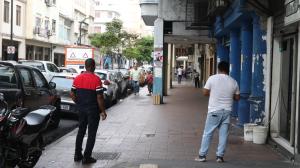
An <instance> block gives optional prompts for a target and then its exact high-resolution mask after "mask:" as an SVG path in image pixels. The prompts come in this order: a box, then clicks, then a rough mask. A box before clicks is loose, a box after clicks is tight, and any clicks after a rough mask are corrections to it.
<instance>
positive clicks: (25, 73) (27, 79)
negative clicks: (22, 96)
mask: <svg viewBox="0 0 300 168" xmlns="http://www.w3.org/2000/svg"><path fill="white" fill-rule="evenodd" d="M20 73H21V79H22V82H23V84H24V86H25V87H33V80H32V77H31V75H30V71H29V70H28V69H20Z"/></svg>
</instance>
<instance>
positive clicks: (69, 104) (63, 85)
mask: <svg viewBox="0 0 300 168" xmlns="http://www.w3.org/2000/svg"><path fill="white" fill-rule="evenodd" d="M74 78H75V76H74V75H72V74H66V73H61V74H59V75H55V76H53V78H52V79H51V82H53V83H55V84H56V90H57V93H58V94H59V95H60V97H61V104H60V109H61V111H62V112H68V113H74V114H77V112H76V109H75V103H74V102H73V100H72V99H71V96H70V91H71V88H72V84H73V80H74Z"/></svg>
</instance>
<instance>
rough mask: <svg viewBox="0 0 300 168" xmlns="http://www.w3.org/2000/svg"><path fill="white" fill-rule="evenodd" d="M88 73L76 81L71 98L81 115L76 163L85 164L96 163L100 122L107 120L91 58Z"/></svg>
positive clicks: (87, 65) (99, 80) (87, 62)
mask: <svg viewBox="0 0 300 168" xmlns="http://www.w3.org/2000/svg"><path fill="white" fill-rule="evenodd" d="M85 69H86V72H84V73H82V74H80V75H79V76H77V77H76V78H75V79H74V82H73V86H72V90H71V97H72V99H73V101H74V102H75V103H76V107H77V110H78V113H79V129H78V133H77V137H76V146H75V156H74V161H75V162H79V161H81V160H82V163H83V164H89V163H95V162H96V161H97V160H96V159H94V158H92V156H91V155H92V151H93V148H94V145H95V138H96V134H97V129H98V125H99V121H100V116H101V117H102V120H105V119H106V116H107V115H106V112H105V108H104V101H103V87H102V83H101V79H100V78H99V77H98V76H97V75H95V74H94V71H95V60H94V59H92V58H89V59H87V60H86V61H85ZM87 127H88V139H87V143H86V147H85V151H84V154H83V155H82V142H83V138H84V135H85V133H86V129H87Z"/></svg>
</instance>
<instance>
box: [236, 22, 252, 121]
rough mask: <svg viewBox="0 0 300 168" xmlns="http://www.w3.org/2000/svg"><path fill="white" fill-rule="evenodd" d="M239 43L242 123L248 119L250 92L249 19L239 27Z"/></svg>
mask: <svg viewBox="0 0 300 168" xmlns="http://www.w3.org/2000/svg"><path fill="white" fill-rule="evenodd" d="M241 38H242V39H241V40H242V42H241V45H242V56H241V59H242V66H241V81H240V92H241V99H240V101H239V110H238V117H239V125H244V123H248V122H249V121H250V103H249V101H248V98H249V96H250V94H251V80H252V43H253V42H252V41H253V40H252V39H253V34H252V24H251V22H250V21H249V20H244V21H243V22H242V27H241Z"/></svg>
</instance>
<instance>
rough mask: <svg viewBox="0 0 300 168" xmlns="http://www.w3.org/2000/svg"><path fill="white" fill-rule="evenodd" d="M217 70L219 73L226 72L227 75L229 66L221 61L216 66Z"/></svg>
mask: <svg viewBox="0 0 300 168" xmlns="http://www.w3.org/2000/svg"><path fill="white" fill-rule="evenodd" d="M218 70H219V71H220V72H226V73H227V74H229V64H228V62H226V61H221V62H219V64H218Z"/></svg>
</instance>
